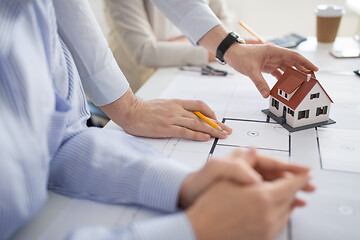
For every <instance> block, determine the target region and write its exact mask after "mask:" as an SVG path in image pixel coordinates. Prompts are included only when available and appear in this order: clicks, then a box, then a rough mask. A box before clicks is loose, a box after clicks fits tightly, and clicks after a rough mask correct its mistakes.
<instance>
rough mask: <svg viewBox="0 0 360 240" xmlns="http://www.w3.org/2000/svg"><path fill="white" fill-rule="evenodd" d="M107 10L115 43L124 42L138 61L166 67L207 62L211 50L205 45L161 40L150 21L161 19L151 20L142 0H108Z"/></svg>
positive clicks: (144, 64)
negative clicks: (197, 45)
mask: <svg viewBox="0 0 360 240" xmlns="http://www.w3.org/2000/svg"><path fill="white" fill-rule="evenodd" d="M106 12H107V14H108V15H109V19H110V22H111V24H110V25H111V26H112V28H113V29H114V32H115V39H116V42H114V44H113V45H114V46H116V45H117V44H122V45H123V46H124V48H126V49H127V50H128V51H129V52H131V54H132V55H133V56H134V60H135V62H136V63H137V64H140V65H142V66H146V67H166V66H178V65H185V64H205V63H207V62H208V51H207V50H206V49H204V48H200V47H195V46H192V45H191V44H189V43H188V42H167V41H159V40H158V37H157V36H156V35H155V33H154V31H153V29H152V25H151V24H153V25H154V24H162V23H157V22H156V21H155V22H153V23H150V21H149V18H148V13H147V9H146V6H145V5H144V1H143V0H132V1H117V0H109V1H106ZM164 20H165V19H164ZM119 57H121V56H119Z"/></svg>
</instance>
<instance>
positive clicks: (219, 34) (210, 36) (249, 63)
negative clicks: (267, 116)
mask: <svg viewBox="0 0 360 240" xmlns="http://www.w3.org/2000/svg"><path fill="white" fill-rule="evenodd" d="M152 2H153V3H154V4H156V5H157V6H158V7H159V9H161V11H162V12H163V13H164V14H165V15H166V16H167V17H168V18H169V19H170V20H171V21H172V22H173V23H174V24H175V25H177V26H178V27H179V28H180V29H181V30H182V31H183V32H184V33H185V34H186V35H187V37H188V38H189V39H190V40H191V41H192V42H193V43H194V44H196V43H197V44H199V45H201V46H203V47H205V48H206V49H208V50H209V51H210V52H211V53H213V54H214V55H215V53H216V49H217V47H218V46H219V44H220V42H221V41H222V40H223V39H224V38H225V36H226V35H227V33H228V32H227V31H226V29H225V28H224V27H223V26H222V25H221V24H220V22H219V20H218V19H217V18H216V16H214V14H213V13H212V12H211V10H210V8H209V6H207V4H206V2H204V1H202V0H196V1H194V0H174V1H166V0H152ZM173 9H176V12H174V10H173ZM194 23H196V25H195V24H194ZM194 26H196V27H194ZM224 59H225V61H226V62H227V63H228V64H229V65H230V66H232V67H233V68H234V69H235V70H237V71H238V72H240V73H242V74H244V75H246V76H248V77H249V78H250V79H251V80H252V81H253V82H254V84H255V86H256V87H257V88H258V90H259V92H260V93H261V95H262V96H263V97H268V96H269V94H270V89H269V86H268V84H267V83H266V81H265V79H264V77H263V76H262V74H261V73H262V72H265V73H271V74H272V75H273V76H275V77H279V76H280V75H281V70H284V69H286V68H287V67H289V66H290V67H292V66H294V67H296V68H297V69H299V70H300V71H304V70H306V69H308V70H313V71H317V70H318V68H317V67H316V66H315V65H314V64H313V63H311V62H310V61H309V60H307V59H306V58H304V57H303V56H302V55H300V54H299V53H296V52H294V51H291V50H288V49H283V48H280V47H276V46H274V45H262V44H260V45H246V44H243V45H241V44H233V45H232V46H231V47H230V48H229V49H228V51H226V53H225V56H224ZM245 59H246V60H245Z"/></svg>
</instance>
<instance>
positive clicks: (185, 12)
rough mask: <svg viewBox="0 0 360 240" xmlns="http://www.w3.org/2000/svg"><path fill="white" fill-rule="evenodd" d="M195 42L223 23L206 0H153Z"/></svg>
mask: <svg viewBox="0 0 360 240" xmlns="http://www.w3.org/2000/svg"><path fill="white" fill-rule="evenodd" d="M151 1H152V3H153V4H154V5H156V6H157V7H158V8H159V9H160V10H161V11H162V13H163V14H164V15H165V16H166V17H167V18H168V19H169V20H170V21H171V22H172V23H173V24H175V25H176V26H177V27H178V28H179V29H180V30H181V31H182V32H183V33H184V34H185V35H186V36H187V37H188V38H189V39H190V41H191V42H192V43H193V44H197V42H198V41H199V40H200V38H202V37H203V36H204V35H205V34H206V33H207V32H208V31H210V30H211V29H213V28H214V27H216V26H217V25H219V24H221V22H220V20H219V19H218V18H217V17H216V15H215V14H214V12H213V11H212V10H211V9H210V7H209V5H208V3H207V2H206V1H205V0H173V1H169V0H151Z"/></svg>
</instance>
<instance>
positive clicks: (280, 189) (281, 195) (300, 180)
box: [270, 173, 310, 205]
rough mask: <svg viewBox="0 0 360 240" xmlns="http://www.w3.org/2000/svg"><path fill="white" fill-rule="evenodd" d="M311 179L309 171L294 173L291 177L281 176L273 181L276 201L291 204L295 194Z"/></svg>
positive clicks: (273, 192) (272, 185)
mask: <svg viewBox="0 0 360 240" xmlns="http://www.w3.org/2000/svg"><path fill="white" fill-rule="evenodd" d="M309 180H310V175H309V174H307V173H302V174H297V175H293V176H292V177H290V178H281V179H278V180H276V181H273V182H271V183H270V184H271V185H270V186H271V187H272V194H273V196H275V203H278V204H285V205H290V204H291V202H292V201H293V199H294V198H295V194H296V193H297V192H298V191H299V190H301V189H302V188H304V187H305V186H306V185H307V184H308V183H309Z"/></svg>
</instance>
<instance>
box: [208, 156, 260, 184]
mask: <svg viewBox="0 0 360 240" xmlns="http://www.w3.org/2000/svg"><path fill="white" fill-rule="evenodd" d="M211 161H217V166H215V167H213V169H214V171H215V174H216V177H218V178H220V179H223V178H225V179H229V180H231V181H233V182H235V183H237V184H241V185H247V184H254V183H259V182H261V181H262V178H261V176H260V174H258V173H257V172H256V171H255V170H254V169H253V168H252V167H250V166H249V165H248V164H247V163H246V162H245V161H226V160H211ZM214 163H216V162H214Z"/></svg>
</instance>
